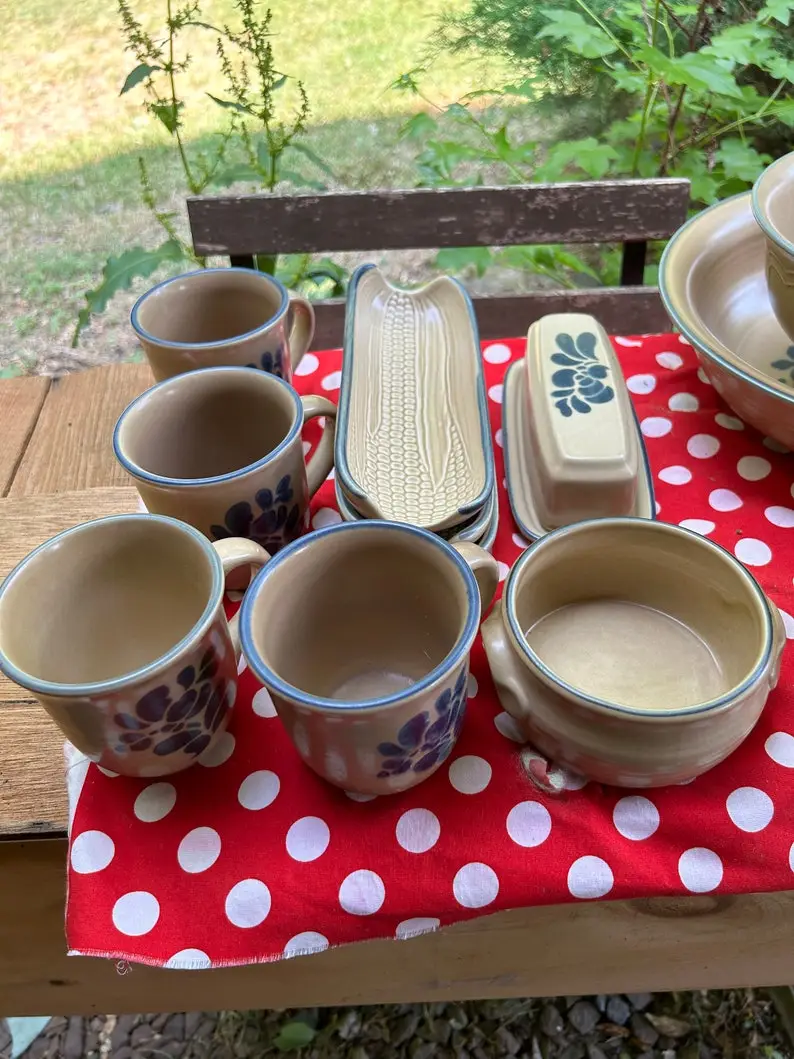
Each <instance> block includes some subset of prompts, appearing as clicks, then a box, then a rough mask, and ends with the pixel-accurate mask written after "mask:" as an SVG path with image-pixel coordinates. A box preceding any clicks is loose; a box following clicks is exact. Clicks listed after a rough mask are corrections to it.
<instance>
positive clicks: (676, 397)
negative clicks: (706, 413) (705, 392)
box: [667, 393, 700, 412]
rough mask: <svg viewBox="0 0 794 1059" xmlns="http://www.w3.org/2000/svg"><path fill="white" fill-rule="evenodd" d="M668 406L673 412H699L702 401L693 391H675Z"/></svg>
mask: <svg viewBox="0 0 794 1059" xmlns="http://www.w3.org/2000/svg"><path fill="white" fill-rule="evenodd" d="M667 407H668V408H669V409H670V411H671V412H697V410H698V408H699V407H700V402H699V401H698V399H697V397H695V395H694V394H693V393H674V394H673V396H672V397H671V398H670V400H669V401H668V402H667Z"/></svg>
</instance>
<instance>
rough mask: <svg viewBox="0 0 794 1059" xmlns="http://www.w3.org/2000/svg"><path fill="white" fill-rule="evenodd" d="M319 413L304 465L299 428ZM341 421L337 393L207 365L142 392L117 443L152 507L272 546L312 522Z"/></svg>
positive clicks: (209, 530) (213, 534) (204, 528)
mask: <svg viewBox="0 0 794 1059" xmlns="http://www.w3.org/2000/svg"><path fill="white" fill-rule="evenodd" d="M316 416H325V426H324V427H323V435H322V438H321V440H320V443H319V445H318V446H317V449H316V450H315V452H314V454H313V455H312V458H311V460H310V461H309V464H308V467H307V465H306V463H305V459H304V455H303V444H302V441H301V429H302V427H303V423H304V421H305V420H306V419H310V418H314V417H316ZM335 420H336V406H335V405H334V404H333V403H332V402H331V401H328V400H327V399H326V398H324V397H299V396H298V394H297V393H296V392H295V391H294V390H293V389H292V387H291V386H290V385H289V384H288V383H286V382H284V381H283V380H282V379H279V378H276V377H275V376H273V375H268V374H265V373H264V372H261V371H254V370H252V369H251V368H205V369H202V370H200V371H194V372H189V373H187V374H185V375H179V376H177V377H176V378H173V379H167V380H165V381H164V382H161V383H158V384H157V385H156V386H153V387H152V388H151V389H150V390H147V391H146V392H145V393H143V394H142V395H141V396H140V397H138V398H136V400H134V401H133V402H132V404H130V405H129V406H128V408H127V409H126V410H125V411H124V412H123V413H122V415H121V418H120V419H119V421H118V423H117V424H116V430H115V433H114V436H113V445H114V449H115V453H116V458H117V459H118V461H119V463H120V464H121V466H122V467H123V468H124V469H125V470H126V471H127V473H128V474H129V475H130V476H131V477H132V479H133V480H134V482H135V485H136V488H137V489H138V492H139V493H140V495H141V499H142V500H143V502H144V504H145V505H146V508H147V510H148V511H154V512H157V513H159V514H162V515H171V516H172V517H173V518H179V519H182V521H183V522H187V523H189V524H190V525H191V526H195V528H196V529H198V530H200V531H201V532H202V533H204V534H206V536H207V537H209V538H210V540H223V539H224V538H226V537H248V538H250V539H251V540H254V541H256V542H257V543H258V544H261V545H262V547H264V548H266V549H267V550H268V551H269V552H271V553H272V552H276V551H278V550H279V549H280V548H282V547H283V546H284V545H285V544H287V543H288V542H289V541H291V540H294V539H295V538H296V537H297V536H298V535H299V534H300V533H301V531H302V530H303V529H304V528H305V526H306V525H307V519H308V513H309V499H310V497H311V496H312V495H313V494H314V493H315V492H316V491H317V489H319V488H320V486H321V485H322V483H323V482H324V481H325V479H326V477H327V476H328V473H329V472H330V470H331V467H332V464H333V444H334V441H333V438H334V424H335Z"/></svg>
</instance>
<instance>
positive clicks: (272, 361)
mask: <svg viewBox="0 0 794 1059" xmlns="http://www.w3.org/2000/svg"><path fill="white" fill-rule="evenodd" d="M246 367H247V368H259V369H261V370H262V371H266V372H267V373H268V375H277V376H278V377H279V378H280V379H286V378H287V376H286V374H285V372H284V344H283V343H280V344H279V345H278V346H277V348H276V351H275V353H271V352H270V350H267V349H266V350H265V352H264V353H263V354H262V356H261V357H260V358H259V363H258V364H246ZM287 381H289V380H287Z"/></svg>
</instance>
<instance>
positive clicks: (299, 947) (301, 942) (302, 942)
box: [284, 930, 328, 959]
mask: <svg viewBox="0 0 794 1059" xmlns="http://www.w3.org/2000/svg"><path fill="white" fill-rule="evenodd" d="M327 948H328V938H326V936H325V934H318V933H317V931H316V930H304V931H303V933H302V934H295V935H294V936H293V937H291V938H290V939H289V941H288V942H287V944H286V945H285V946H284V956H285V957H286V958H287V959H289V958H290V957H291V956H304V955H308V954H309V953H310V952H325V950H326V949H327Z"/></svg>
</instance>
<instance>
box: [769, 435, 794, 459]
mask: <svg viewBox="0 0 794 1059" xmlns="http://www.w3.org/2000/svg"><path fill="white" fill-rule="evenodd" d="M763 444H764V447H765V448H767V449H769V451H770V452H780V453H783V454H784V455H785V454H786V453H787V452H791V449H788V448H786V446H785V445H784V444H783V442H782V441H778V440H777V438H764V441H763Z"/></svg>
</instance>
